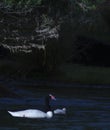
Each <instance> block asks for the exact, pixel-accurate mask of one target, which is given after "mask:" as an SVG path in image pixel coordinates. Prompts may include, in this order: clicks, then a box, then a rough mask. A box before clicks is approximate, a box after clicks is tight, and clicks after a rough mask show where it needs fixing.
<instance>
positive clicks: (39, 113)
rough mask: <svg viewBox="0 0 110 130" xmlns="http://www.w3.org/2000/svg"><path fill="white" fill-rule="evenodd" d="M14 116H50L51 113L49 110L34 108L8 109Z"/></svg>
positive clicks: (51, 115)
mask: <svg viewBox="0 0 110 130" xmlns="http://www.w3.org/2000/svg"><path fill="white" fill-rule="evenodd" d="M8 112H9V113H10V114H11V115H12V116H14V117H24V118H52V117H53V113H52V112H51V111H48V112H46V113H45V112H43V111H40V110H36V109H27V110H22V111H15V112H12V111H8Z"/></svg>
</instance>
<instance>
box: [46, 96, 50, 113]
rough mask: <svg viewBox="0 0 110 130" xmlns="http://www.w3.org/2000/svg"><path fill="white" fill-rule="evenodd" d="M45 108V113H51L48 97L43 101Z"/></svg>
mask: <svg viewBox="0 0 110 130" xmlns="http://www.w3.org/2000/svg"><path fill="white" fill-rule="evenodd" d="M45 106H46V108H45V109H46V112H48V111H51V106H50V99H49V97H46V99H45Z"/></svg>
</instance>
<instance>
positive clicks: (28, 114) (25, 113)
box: [8, 94, 55, 118]
mask: <svg viewBox="0 0 110 130" xmlns="http://www.w3.org/2000/svg"><path fill="white" fill-rule="evenodd" d="M51 99H52V100H55V97H54V96H53V95H52V94H49V95H48V96H46V98H45V106H46V112H43V111H41V110H37V109H27V110H22V111H15V112H12V111H8V112H9V113H10V114H11V115H12V116H14V117H25V118H52V117H53V112H52V111H51V107H50V100H51Z"/></svg>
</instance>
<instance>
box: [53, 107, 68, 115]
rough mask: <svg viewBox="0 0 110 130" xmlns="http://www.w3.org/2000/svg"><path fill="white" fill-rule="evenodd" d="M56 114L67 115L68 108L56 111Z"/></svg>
mask: <svg viewBox="0 0 110 130" xmlns="http://www.w3.org/2000/svg"><path fill="white" fill-rule="evenodd" d="M54 114H62V115H63V114H66V108H63V109H56V110H54Z"/></svg>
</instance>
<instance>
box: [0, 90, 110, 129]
mask: <svg viewBox="0 0 110 130" xmlns="http://www.w3.org/2000/svg"><path fill="white" fill-rule="evenodd" d="M20 92H21V94H22V95H23V94H24V95H23V98H16V99H14V98H0V115H1V116H0V130H38V129H39V130H44V129H45V130H110V96H109V88H106V89H95V88H94V89H91V90H90V89H89V88H88V89H80V88H78V89H71V90H70V89H63V88H62V89H58V88H57V89H53V90H52V89H47V90H44V89H37V88H32V89H30V88H28V89H26V90H25V89H23V91H22V89H20V90H19V94H20ZM23 92H24V93H23ZM48 93H53V94H54V95H55V96H56V98H57V100H56V101H52V102H51V105H52V108H53V109H55V108H62V107H66V108H67V114H66V115H54V117H53V118H52V119H26V118H14V117H11V116H10V115H9V114H8V113H7V110H20V109H27V108H37V109H38V108H40V109H43V107H44V103H43V101H44V99H43V97H44V96H45V95H47V94H48Z"/></svg>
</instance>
